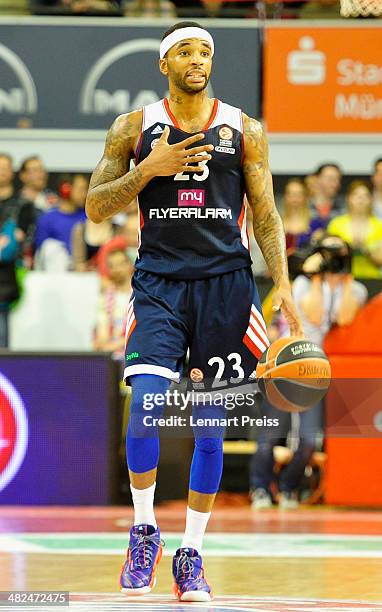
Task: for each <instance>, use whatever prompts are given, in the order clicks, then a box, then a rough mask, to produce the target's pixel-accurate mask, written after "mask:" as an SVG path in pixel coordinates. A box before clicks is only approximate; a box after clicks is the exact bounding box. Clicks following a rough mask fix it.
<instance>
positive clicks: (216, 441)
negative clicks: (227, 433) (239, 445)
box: [190, 406, 225, 494]
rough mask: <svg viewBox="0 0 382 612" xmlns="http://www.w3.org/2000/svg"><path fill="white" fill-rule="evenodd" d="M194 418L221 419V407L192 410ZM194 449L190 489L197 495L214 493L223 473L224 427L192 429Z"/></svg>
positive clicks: (222, 410)
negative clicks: (197, 493)
mask: <svg viewBox="0 0 382 612" xmlns="http://www.w3.org/2000/svg"><path fill="white" fill-rule="evenodd" d="M193 415H194V417H195V419H196V418H203V419H209V418H223V417H224V416H225V410H224V408H222V407H221V406H218V407H217V406H203V407H202V408H198V407H197V406H196V407H194V409H193ZM194 436H195V449H194V454H193V457H192V463H191V472H190V489H192V490H193V491H198V492H199V493H209V494H212V493H216V492H217V491H218V489H219V484H220V480H221V477H222V472H223V438H224V427H221V426H219V425H211V426H208V425H207V426H200V427H194Z"/></svg>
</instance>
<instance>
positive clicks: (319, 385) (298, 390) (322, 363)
mask: <svg viewBox="0 0 382 612" xmlns="http://www.w3.org/2000/svg"><path fill="white" fill-rule="evenodd" d="M330 377H331V369H330V363H329V360H328V358H327V356H326V355H325V353H324V351H323V350H322V348H321V347H320V346H318V345H317V344H315V343H314V342H311V341H310V340H307V339H306V338H296V337H288V338H279V339H278V340H276V342H274V343H273V344H271V345H270V346H269V347H268V348H267V350H266V351H265V352H264V353H263V354H262V356H261V358H260V361H259V363H258V364H257V368H256V378H257V380H258V384H259V389H260V391H261V393H262V395H263V397H264V398H265V399H266V400H267V401H268V402H269V403H270V404H272V406H274V407H275V408H279V410H283V411H284V412H304V411H305V410H309V408H312V406H314V405H315V404H317V403H318V402H319V401H320V400H321V399H322V398H323V397H324V396H325V394H326V392H327V390H328V388H329V385H330Z"/></svg>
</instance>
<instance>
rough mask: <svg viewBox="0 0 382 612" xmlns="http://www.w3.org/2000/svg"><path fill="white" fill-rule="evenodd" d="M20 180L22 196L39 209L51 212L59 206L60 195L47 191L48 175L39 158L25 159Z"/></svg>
mask: <svg viewBox="0 0 382 612" xmlns="http://www.w3.org/2000/svg"><path fill="white" fill-rule="evenodd" d="M19 178H20V181H21V183H22V187H21V191H20V195H21V196H22V197H23V198H25V200H28V201H29V202H33V204H34V206H35V207H36V208H37V209H39V210H43V211H45V210H50V209H51V208H52V207H53V206H56V205H57V204H58V195H57V194H56V193H54V192H53V191H50V190H49V189H47V184H48V173H47V171H46V169H45V167H44V164H43V163H42V161H41V159H40V158H39V157H37V156H36V155H35V156H33V157H28V158H27V159H24V161H23V163H22V164H21V168H20V172H19Z"/></svg>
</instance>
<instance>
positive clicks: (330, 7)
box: [0, 0, 340, 19]
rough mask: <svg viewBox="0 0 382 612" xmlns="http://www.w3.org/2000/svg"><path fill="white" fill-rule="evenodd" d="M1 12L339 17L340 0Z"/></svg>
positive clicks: (49, 0)
mask: <svg viewBox="0 0 382 612" xmlns="http://www.w3.org/2000/svg"><path fill="white" fill-rule="evenodd" d="M0 14H11V15H15V14H36V15H94V16H97V15H103V16H108V15H109V16H121V17H122V16H125V17H148V18H155V17H182V18H184V17H190V18H199V17H232V18H235V17H242V18H247V19H251V18H259V17H260V18H264V17H276V18H279V19H280V18H281V19H282V18H287V19H294V18H300V19H338V18H339V17H340V2H339V0H287V1H284V2H282V1H277V0H267V1H265V0H264V1H260V2H254V1H253V0H252V1H251V0H0Z"/></svg>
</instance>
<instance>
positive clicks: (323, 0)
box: [298, 0, 340, 19]
mask: <svg viewBox="0 0 382 612" xmlns="http://www.w3.org/2000/svg"><path fill="white" fill-rule="evenodd" d="M298 16H299V18H300V19H340V3H339V0H310V1H308V2H304V3H303V5H302V7H301V9H300V11H299V13H298Z"/></svg>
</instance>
